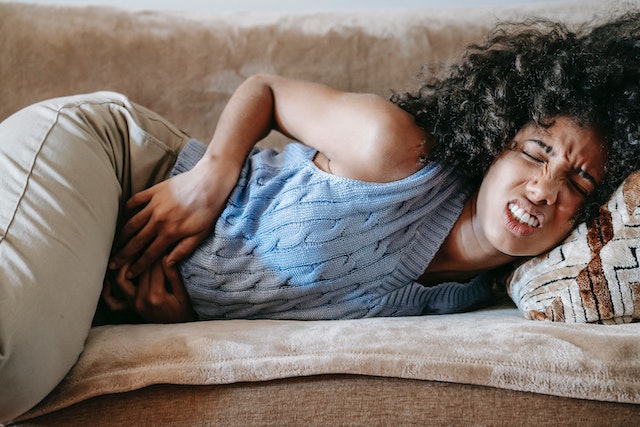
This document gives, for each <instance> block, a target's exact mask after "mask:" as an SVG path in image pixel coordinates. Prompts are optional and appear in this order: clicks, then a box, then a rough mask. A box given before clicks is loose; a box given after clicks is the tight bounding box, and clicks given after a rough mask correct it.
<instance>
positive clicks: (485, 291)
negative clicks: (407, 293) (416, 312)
mask: <svg viewBox="0 0 640 427" xmlns="http://www.w3.org/2000/svg"><path fill="white" fill-rule="evenodd" d="M492 286H493V285H492V282H491V280H489V279H488V278H487V277H486V275H484V274H482V275H479V276H476V277H474V278H473V279H471V280H470V281H469V282H466V283H458V282H445V283H440V284H439V285H436V286H433V287H429V288H426V291H427V294H426V301H425V306H424V307H425V308H424V310H423V312H422V314H447V313H461V312H464V311H470V310H475V309H478V308H481V307H483V306H485V305H487V304H488V303H489V302H491V299H492V296H493V292H492Z"/></svg>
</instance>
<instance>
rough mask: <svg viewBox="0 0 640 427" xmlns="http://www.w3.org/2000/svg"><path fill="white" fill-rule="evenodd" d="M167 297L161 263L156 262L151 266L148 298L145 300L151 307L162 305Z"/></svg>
mask: <svg viewBox="0 0 640 427" xmlns="http://www.w3.org/2000/svg"><path fill="white" fill-rule="evenodd" d="M166 295H167V289H166V286H165V275H164V270H163V268H162V263H159V262H156V263H155V264H153V266H151V280H150V283H149V296H148V297H147V300H148V301H149V303H150V304H151V305H152V306H153V307H158V306H160V305H162V303H163V301H164V300H165V297H166Z"/></svg>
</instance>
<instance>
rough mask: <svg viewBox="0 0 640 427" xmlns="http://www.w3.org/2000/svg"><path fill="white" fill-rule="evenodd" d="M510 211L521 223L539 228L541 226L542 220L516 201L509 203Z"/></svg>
mask: <svg viewBox="0 0 640 427" xmlns="http://www.w3.org/2000/svg"><path fill="white" fill-rule="evenodd" d="M509 211H510V212H511V214H512V215H513V217H514V218H515V219H516V220H517V221H518V222H520V223H521V224H526V225H528V226H529V227H534V228H537V227H539V226H540V221H539V220H538V218H536V217H535V216H534V215H532V214H530V213H529V212H526V211H525V210H524V209H522V208H521V207H519V206H518V205H517V204H515V203H513V202H512V203H509Z"/></svg>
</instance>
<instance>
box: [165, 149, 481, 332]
mask: <svg viewBox="0 0 640 427" xmlns="http://www.w3.org/2000/svg"><path fill="white" fill-rule="evenodd" d="M205 150H206V147H205V146H204V145H202V144H200V143H198V142H197V141H193V140H192V141H190V142H189V143H188V144H187V145H186V146H185V148H184V149H183V150H182V152H181V153H180V155H179V157H178V160H177V162H176V165H175V167H174V170H173V174H174V175H175V174H178V173H181V172H184V171H186V170H189V169H190V168H192V167H193V166H194V165H195V163H196V162H197V161H198V160H199V159H200V158H201V157H202V155H203V154H204V151H205ZM315 154H316V151H315V150H314V149H312V148H310V147H307V146H304V145H301V144H297V143H293V144H289V145H288V146H287V147H286V148H285V149H284V150H283V152H282V153H277V152H275V151H273V150H262V151H260V150H254V151H253V152H252V153H251V155H250V156H249V158H248V159H247V161H246V162H245V165H244V167H243V170H242V172H241V175H240V179H239V181H238V183H237V185H236V187H235V189H234V190H233V191H232V193H231V195H230V198H229V201H228V203H227V206H226V208H225V209H224V211H223V212H222V214H221V216H220V218H219V219H218V221H217V223H216V225H215V230H214V232H213V233H212V234H211V235H210V236H209V237H208V238H207V239H206V240H205V241H204V242H203V243H202V244H201V245H200V246H199V247H198V249H197V250H196V251H195V252H194V253H193V254H192V255H191V256H190V257H189V258H188V259H187V260H185V261H184V262H183V263H182V264H181V267H180V269H181V275H182V277H183V280H184V283H185V286H186V288H187V290H188V292H189V295H190V297H191V301H192V304H193V307H194V309H195V310H196V312H197V313H198V315H199V316H200V317H201V318H202V319H220V318H271V319H303V320H311V319H345V318H360V317H371V316H405V315H419V314H425V313H449V312H457V311H463V310H466V309H469V308H471V307H473V306H475V305H477V304H478V303H480V302H482V301H485V300H486V299H488V298H489V296H490V289H489V286H488V285H487V284H485V283H484V281H482V280H473V281H471V282H469V283H465V284H460V283H444V284H441V285H438V286H436V287H431V288H429V287H424V286H422V285H420V284H419V283H417V282H416V280H417V279H418V278H419V277H420V276H421V275H422V274H423V272H424V270H425V269H426V267H427V266H428V265H429V263H430V262H431V260H432V259H433V257H434V255H435V253H436V252H437V250H438V248H439V247H440V245H441V244H442V242H443V241H444V239H445V238H446V236H447V235H448V234H449V232H450V230H451V228H452V227H453V224H454V223H455V221H456V220H457V218H458V217H459V215H460V213H461V211H462V207H463V205H464V202H465V200H466V198H467V196H468V191H467V189H466V187H465V185H464V183H463V181H462V179H461V178H460V177H459V176H458V175H457V174H456V172H455V171H454V170H453V169H451V168H449V167H444V166H442V165H439V164H437V163H434V162H432V163H429V164H427V165H426V166H425V167H424V168H422V169H421V170H420V171H418V172H416V173H415V174H413V175H411V176H409V177H407V178H405V179H403V180H400V181H395V182H391V183H370V182H362V181H357V180H352V179H347V178H342V177H338V176H336V175H332V174H329V173H326V172H323V171H322V170H320V169H318V168H317V167H316V166H315V164H314V163H313V157H314V155H315Z"/></svg>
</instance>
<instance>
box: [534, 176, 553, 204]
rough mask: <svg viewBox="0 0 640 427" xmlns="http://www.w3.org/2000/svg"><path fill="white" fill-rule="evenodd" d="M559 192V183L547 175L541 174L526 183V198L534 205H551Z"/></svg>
mask: <svg viewBox="0 0 640 427" xmlns="http://www.w3.org/2000/svg"><path fill="white" fill-rule="evenodd" d="M559 191H560V183H559V182H558V180H557V179H554V178H553V177H552V176H550V175H549V174H541V175H539V176H537V177H535V178H533V179H530V180H529V181H528V183H527V196H528V197H529V200H530V201H531V202H532V203H534V204H536V205H553V204H554V203H555V202H556V201H557V200H558V192H559Z"/></svg>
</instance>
